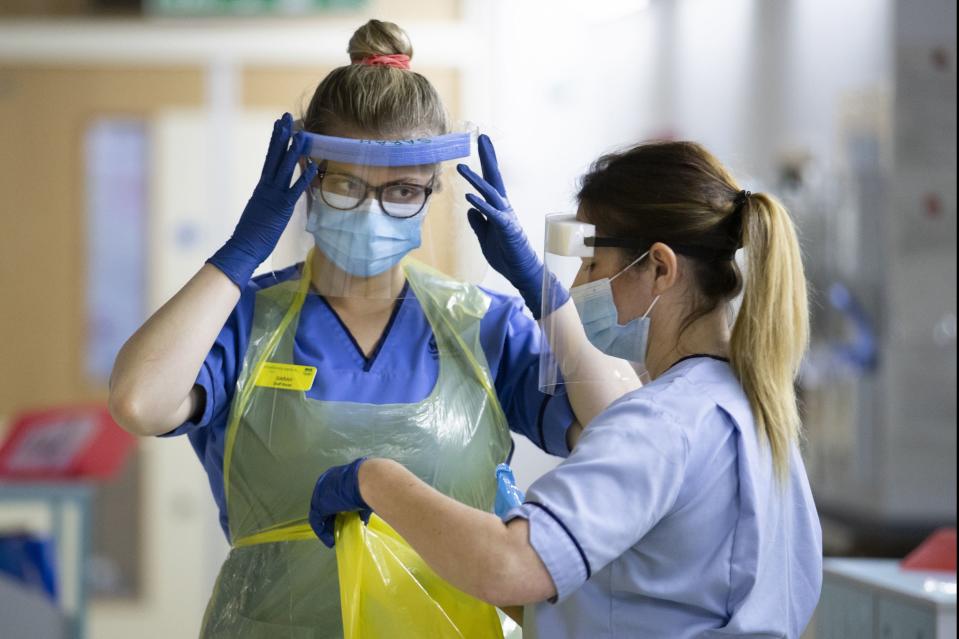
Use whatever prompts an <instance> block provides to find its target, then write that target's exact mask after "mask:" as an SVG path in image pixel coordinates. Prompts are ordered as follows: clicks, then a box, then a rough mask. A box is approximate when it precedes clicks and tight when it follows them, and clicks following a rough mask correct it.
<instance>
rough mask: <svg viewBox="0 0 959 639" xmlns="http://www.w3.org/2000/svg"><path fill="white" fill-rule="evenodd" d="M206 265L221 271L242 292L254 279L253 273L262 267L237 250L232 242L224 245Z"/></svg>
mask: <svg viewBox="0 0 959 639" xmlns="http://www.w3.org/2000/svg"><path fill="white" fill-rule="evenodd" d="M206 263H207V264H212V265H213V266H215V267H217V268H218V269H220V271H222V272H223V274H224V275H226V276H227V277H228V278H230V281H231V282H233V283H234V284H236V285H237V287H238V288H239V289H240V290H241V291H242V290H243V287H244V286H246V285H247V283H248V282H249V281H250V278H251V277H253V271H255V270H256V267H257V266H259V265H260V263H259V262H257V261H256V260H254V259H251V258H250V256H249V255H247V254H246V253H244V252H242V251H240V250H239V249H237V248H236V247H235V246H233V245H232V244H231V243H230V242H227V243H226V244H224V245H223V247H222V248H221V249H220V250H219V251H217V252H216V253H214V254H213V257H211V258H210V259H208V260H207V261H206Z"/></svg>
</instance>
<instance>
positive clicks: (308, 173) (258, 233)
mask: <svg viewBox="0 0 959 639" xmlns="http://www.w3.org/2000/svg"><path fill="white" fill-rule="evenodd" d="M292 130H293V116H291V115H290V114H289V113H284V114H283V117H282V118H280V119H279V120H277V121H276V122H274V123H273V137H272V138H270V147H269V149H268V150H267V152H266V160H265V161H264V162H263V172H262V174H261V175H260V182H259V183H258V184H257V185H256V188H255V189H253V195H252V197H250V201H249V202H248V203H247V205H246V208H245V209H243V214H242V215H241V216H240V221H239V222H238V223H237V225H236V229H234V231H233V235H232V236H231V237H230V239H229V240H227V241H226V244H224V245H223V247H222V248H221V249H220V250H219V251H217V252H216V253H214V254H213V257H211V258H210V259H208V260H207V262H208V263H210V264H212V265H213V266H215V267H217V268H218V269H220V270H221V271H223V273H224V274H225V275H226V276H227V277H229V278H230V279H231V280H232V281H233V283H234V284H236V285H237V286H239V287H240V288H241V289H242V288H243V287H244V286H246V283H247V282H248V281H249V280H250V277H251V276H252V275H253V271H255V270H256V268H257V267H258V266H259V265H260V264H261V263H262V262H263V260H265V259H266V258H268V257H269V256H270V253H272V252H273V249H274V248H276V243H277V242H278V241H279V239H280V235H282V234H283V229H285V228H286V225H287V223H288V222H289V221H290V217H291V216H292V215H293V205H294V204H296V201H297V200H298V199H299V198H300V195H302V194H303V191H305V190H306V187H307V186H309V184H310V182H312V181H313V178H315V177H316V172H317V170H318V169H317V166H316V165H315V164H314V163H313V162H307V167H306V170H305V171H304V173H303V175H301V176H300V179H298V180H297V181H296V184H294V185H293V186H290V180H291V179H292V178H293V170H294V169H295V168H296V163H297V161H298V160H299V159H300V157H301V156H302V155H303V153H304V152H305V151H306V149H307V141H306V138H304V137H303V136H302V135H300V134H297V135H294V136H293V141H292V143H291V142H290V135H291V132H292ZM287 145H289V148H287Z"/></svg>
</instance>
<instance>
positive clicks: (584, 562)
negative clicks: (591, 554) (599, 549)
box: [524, 501, 593, 581]
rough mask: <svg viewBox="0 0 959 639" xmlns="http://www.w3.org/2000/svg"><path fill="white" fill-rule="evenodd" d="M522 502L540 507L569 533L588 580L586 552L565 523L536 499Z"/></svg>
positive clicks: (589, 569) (588, 568) (588, 571)
mask: <svg viewBox="0 0 959 639" xmlns="http://www.w3.org/2000/svg"><path fill="white" fill-rule="evenodd" d="M524 503H527V504H529V505H530V506H536V507H537V508H539V509H541V510H542V511H543V512H544V513H546V514H547V515H549V516H550V517H552V518H553V521H555V522H556V523H557V524H559V526H560V528H562V529H563V530H565V531H566V534H567V535H569V538H570V539H572V540H573V545H574V546H576V550H578V551H579V557H580V559H582V560H583V565H584V566H585V567H586V580H587V581H588V580H589V578H590V577H591V576H592V574H593V569H592V568H591V567H590V565H589V560H588V559H587V558H586V553H585V552H583V547H582V546H580V545H579V540H578V539H576V537H575V536H574V535H573V533H571V532H570V531H569V528H567V527H566V524H564V523H563V522H562V520H561V519H560V518H559V517H557V516H556V515H554V514H553V511H551V510H550V509H549V508H547V507H546V506H544V505H543V504H541V503H539V502H536V501H527V502H524Z"/></svg>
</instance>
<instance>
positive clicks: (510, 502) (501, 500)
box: [493, 464, 526, 519]
mask: <svg viewBox="0 0 959 639" xmlns="http://www.w3.org/2000/svg"><path fill="white" fill-rule="evenodd" d="M524 499H526V495H525V494H524V493H523V491H522V490H520V489H519V488H518V487H517V486H516V478H515V477H513V469H512V468H510V467H509V464H500V465H499V466H497V467H496V501H495V502H494V503H493V511H494V512H495V513H496V516H497V517H499V518H500V519H504V518H505V517H506V513H508V512H509V511H511V510H513V509H514V508H517V507H519V506H521V505H522V503H523V500H524Z"/></svg>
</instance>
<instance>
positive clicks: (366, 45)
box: [347, 20, 413, 64]
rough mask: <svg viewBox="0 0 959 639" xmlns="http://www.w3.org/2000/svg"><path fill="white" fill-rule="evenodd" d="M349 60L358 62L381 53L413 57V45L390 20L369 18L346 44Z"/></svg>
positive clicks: (354, 62) (403, 32) (404, 32)
mask: <svg viewBox="0 0 959 639" xmlns="http://www.w3.org/2000/svg"><path fill="white" fill-rule="evenodd" d="M347 52H348V53H349V54H350V62H352V63H353V64H358V63H360V62H362V61H363V60H365V59H367V58H370V57H375V56H381V55H405V56H408V57H409V58H412V57H413V45H412V44H410V38H409V36H408V35H406V31H403V29H401V28H400V27H399V25H396V24H394V23H392V22H383V21H380V20H370V21H369V22H367V23H366V24H364V25H363V26H362V27H360V28H359V29H357V30H356V31H355V32H354V33H353V37H352V38H350V43H349V45H348V46H347Z"/></svg>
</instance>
